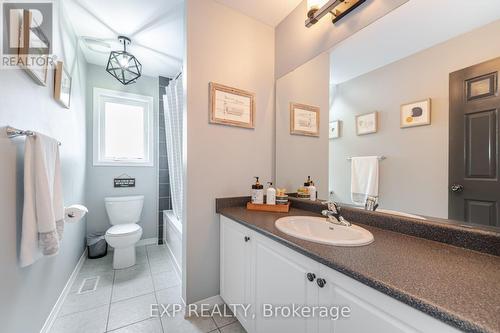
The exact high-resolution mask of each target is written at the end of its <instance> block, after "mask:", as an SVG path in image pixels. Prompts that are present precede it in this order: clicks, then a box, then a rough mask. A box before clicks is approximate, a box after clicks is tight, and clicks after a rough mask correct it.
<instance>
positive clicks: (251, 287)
mask: <svg viewBox="0 0 500 333" xmlns="http://www.w3.org/2000/svg"><path fill="white" fill-rule="evenodd" d="M220 231H221V285H220V289H221V297H222V298H223V299H224V301H225V302H226V303H227V304H250V305H251V311H250V313H249V316H247V317H245V316H244V315H243V312H242V311H239V312H237V313H236V316H237V317H238V319H239V320H240V322H241V324H242V325H243V326H244V327H245V329H246V330H247V332H249V333H293V332H297V333H334V332H335V333H358V332H384V333H396V332H442V333H447V332H450V333H451V332H459V331H458V330H456V329H455V328H453V327H451V326H449V325H447V324H445V323H443V322H441V321H438V320H436V319H434V318H433V317H431V316H429V315H426V314H424V313H423V312H420V311H418V310H416V309H414V308H412V307H410V306H408V305H406V304H404V303H401V302H399V301H397V300H395V299H393V298H391V297H389V296H387V295H385V294H383V293H381V292H379V291H377V290H375V289H373V288H370V287H368V286H366V285H364V284H362V283H360V282H358V281H356V280H354V279H352V278H350V277H348V276H346V275H344V274H341V273H339V272H338V271H336V270H333V269H331V268H329V267H327V266H324V265H322V264H320V263H319V262H317V261H314V260H312V259H310V258H308V257H306V256H304V255H302V254H299V253H298V252H296V251H294V250H292V249H290V248H288V247H286V246H284V245H281V244H279V243H278V242H276V241H274V240H272V239H270V238H268V237H266V236H264V235H262V234H260V233H258V232H255V231H253V230H251V229H249V228H246V227H244V226H243V225H241V224H239V223H237V222H235V221H232V220H231V219H228V218H226V217H224V216H221V229H220ZM266 304H271V305H273V306H274V308H273V309H274V310H275V309H276V307H277V306H287V307H291V306H292V305H293V304H296V305H299V306H304V305H305V306H310V307H322V306H324V307H327V308H329V307H337V308H339V311H341V308H342V307H345V306H347V307H349V308H350V312H349V317H348V318H339V319H338V320H331V319H330V318H326V319H323V318H319V317H318V316H315V317H310V318H293V317H288V318H286V317H283V316H282V314H283V313H281V312H280V313H279V314H280V315H279V316H277V317H276V316H271V317H265V316H264V315H265V314H266V313H265V312H264V306H266ZM268 309H269V308H268ZM267 314H269V312H268V313H267ZM285 315H286V313H285Z"/></svg>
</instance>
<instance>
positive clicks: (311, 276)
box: [306, 273, 316, 282]
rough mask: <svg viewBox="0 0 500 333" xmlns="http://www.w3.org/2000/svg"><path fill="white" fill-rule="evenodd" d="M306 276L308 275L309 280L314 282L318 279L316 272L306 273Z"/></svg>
mask: <svg viewBox="0 0 500 333" xmlns="http://www.w3.org/2000/svg"><path fill="white" fill-rule="evenodd" d="M306 276H307V279H308V280H309V281H311V282H313V281H314V279H316V274H314V273H307V275H306Z"/></svg>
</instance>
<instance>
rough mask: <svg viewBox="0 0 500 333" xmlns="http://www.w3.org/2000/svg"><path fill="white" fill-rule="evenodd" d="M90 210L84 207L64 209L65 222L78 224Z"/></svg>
mask: <svg viewBox="0 0 500 333" xmlns="http://www.w3.org/2000/svg"><path fill="white" fill-rule="evenodd" d="M88 212H89V210H88V209H87V207H85V206H83V205H71V206H69V207H65V208H64V220H65V222H78V221H80V220H81V219H82V218H83V217H84V216H85V214H87V213H88Z"/></svg>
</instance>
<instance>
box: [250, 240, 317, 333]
mask: <svg viewBox="0 0 500 333" xmlns="http://www.w3.org/2000/svg"><path fill="white" fill-rule="evenodd" d="M254 251H255V252H254V253H255V273H254V274H255V275H254V276H255V312H256V323H255V324H256V330H255V332H259V333H275V332H276V333H277V332H286V333H293V332H297V333H305V332H307V333H309V332H311V333H316V332H317V329H318V328H317V324H318V321H317V318H309V319H307V318H297V317H295V318H293V317H291V316H289V317H288V318H287V317H285V316H287V310H284V311H285V312H284V313H283V314H284V316H282V315H281V314H282V313H281V312H280V313H279V314H278V316H275V315H272V316H270V317H266V312H264V307H265V306H267V305H273V306H275V307H277V306H286V307H288V308H290V309H292V308H291V307H292V305H293V304H296V305H305V306H315V305H316V304H317V302H318V286H317V284H316V281H315V280H313V281H309V280H308V278H307V274H308V273H313V274H316V272H317V270H318V268H319V264H318V263H316V262H314V261H312V260H310V259H309V258H306V257H304V256H302V255H300V254H298V253H296V252H294V251H291V250H290V249H288V248H286V247H284V246H281V245H279V244H276V242H274V241H271V240H269V239H267V238H264V237H261V236H260V235H256V237H255V250H254ZM275 309H276V308H275ZM271 312H273V311H271ZM271 312H267V314H269V313H271Z"/></svg>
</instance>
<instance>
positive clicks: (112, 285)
mask: <svg viewBox="0 0 500 333" xmlns="http://www.w3.org/2000/svg"><path fill="white" fill-rule="evenodd" d="M111 265H112V264H111ZM112 271H113V282H112V283H111V295H109V306H108V318H107V319H106V332H107V331H108V324H109V315H110V314H111V300H113V289H114V288H115V278H116V272H115V270H114V269H113V270H112Z"/></svg>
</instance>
